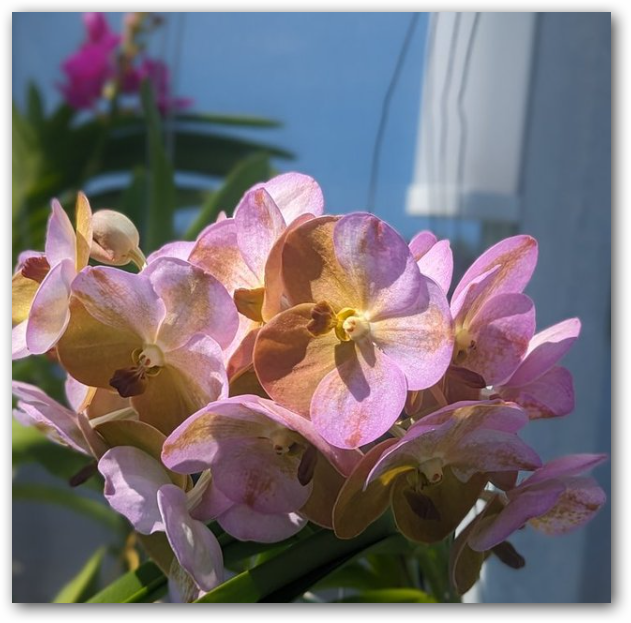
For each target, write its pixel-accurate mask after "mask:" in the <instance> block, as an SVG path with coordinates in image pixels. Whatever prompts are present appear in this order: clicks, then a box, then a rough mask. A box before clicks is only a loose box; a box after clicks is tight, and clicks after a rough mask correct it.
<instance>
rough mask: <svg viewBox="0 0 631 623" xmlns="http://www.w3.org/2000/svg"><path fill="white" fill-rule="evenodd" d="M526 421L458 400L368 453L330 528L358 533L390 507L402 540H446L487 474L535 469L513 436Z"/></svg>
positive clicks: (509, 411)
mask: <svg viewBox="0 0 631 623" xmlns="http://www.w3.org/2000/svg"><path fill="white" fill-rule="evenodd" d="M527 422H528V416H527V415H526V413H524V411H523V410H522V409H520V408H519V407H517V405H510V404H506V403H502V402H500V401H494V402H462V403H457V404H455V405H449V406H448V407H445V408H444V409H441V410H439V411H436V412H435V413H433V414H432V415H429V416H427V417H425V418H423V419H422V420H420V421H419V422H418V423H417V424H414V425H413V426H412V427H411V428H410V429H409V430H408V431H407V432H406V433H405V435H404V436H403V438H401V439H399V440H396V439H389V440H387V441H384V442H382V443H380V444H379V445H377V446H375V447H374V448H372V449H371V450H370V452H368V454H366V456H365V457H364V458H363V459H362V461H361V462H360V464H359V465H358V466H357V468H356V469H355V471H354V472H353V474H352V475H351V477H350V478H349V479H348V480H347V482H346V484H345V485H344V487H343V488H342V491H341V493H340V495H339V496H338V499H337V502H336V505H335V509H334V514H333V523H334V527H335V532H336V534H337V535H338V536H339V537H341V538H352V537H354V536H356V535H357V534H359V533H360V532H362V531H363V530H364V529H365V528H366V527H367V526H368V525H369V524H370V523H372V522H373V521H374V520H376V519H377V518H378V517H379V516H380V515H381V514H382V513H383V512H384V511H385V509H386V508H387V507H388V506H389V505H391V506H392V511H393V513H394V517H395V520H396V522H397V526H398V528H399V530H400V531H401V532H402V533H403V534H404V535H405V536H406V537H408V538H410V539H412V540H415V541H421V542H433V541H438V540H441V539H442V538H444V537H445V536H446V535H447V534H449V533H450V532H451V531H452V530H454V529H455V528H456V527H457V526H458V524H459V523H460V522H461V521H462V519H463V518H464V517H465V515H466V514H467V513H468V512H469V510H470V509H471V507H472V506H473V505H474V504H475V502H476V500H477V498H478V496H479V495H480V493H481V491H482V489H483V488H484V486H485V484H486V483H487V482H488V480H489V476H490V475H491V474H494V473H505V472H507V473H510V472H514V471H515V470H522V469H524V470H532V469H535V468H537V467H539V466H540V465H541V461H540V460H539V457H538V456H537V454H536V453H535V452H534V450H532V448H530V447H529V446H528V445H526V444H525V443H524V442H523V441H522V440H521V439H519V437H518V436H517V432H518V431H519V430H520V429H521V428H522V427H523V426H525V424H526V423H527Z"/></svg>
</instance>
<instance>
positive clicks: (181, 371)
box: [58, 258, 238, 434]
mask: <svg viewBox="0 0 631 623" xmlns="http://www.w3.org/2000/svg"><path fill="white" fill-rule="evenodd" d="M70 313H71V320H70V323H69V326H68V329H67V331H66V334H65V335H64V337H63V339H62V340H61V341H60V342H59V344H58V355H59V359H60V361H61V363H62V365H63V366H64V368H65V369H66V370H67V371H68V372H69V373H70V374H71V375H72V376H73V377H74V378H76V379H77V380H78V381H80V382H81V383H84V384H85V385H89V386H91V387H101V388H105V389H112V388H114V389H116V390H117V391H118V392H119V394H120V395H121V396H123V397H130V398H131V404H132V406H133V407H134V408H135V409H136V410H137V411H138V413H139V415H140V419H141V420H142V421H144V422H147V423H149V424H152V425H153V426H155V427H156V428H157V429H159V430H161V431H162V432H164V433H165V434H168V433H170V432H171V431H172V430H173V429H174V428H175V427H176V426H177V425H179V424H180V423H181V422H182V421H184V419H186V417H187V416H189V415H190V414H191V413H194V412H195V411H197V410H198V409H199V408H200V407H202V406H203V405H205V404H207V403H208V402H210V401H213V400H216V399H218V398H221V397H224V396H226V393H227V379H226V372H225V368H224V365H223V360H222V357H223V354H222V350H221V348H222V347H226V346H228V345H229V344H230V342H231V341H232V339H233V336H234V334H235V331H236V328H237V322H238V320H237V312H236V309H235V307H234V303H233V302H232V299H231V298H230V296H229V295H228V293H227V292H226V290H225V288H224V287H223V286H222V285H221V284H220V283H219V282H218V281H217V280H216V279H215V278H214V277H212V276H211V275H208V274H206V273H205V272H204V271H203V270H201V269H200V268H197V267H195V266H192V265H191V264H189V263H187V262H184V261H182V260H177V259H174V258H163V259H160V260H158V261H156V262H154V263H152V264H151V265H150V266H148V267H147V268H146V269H145V270H143V271H142V272H141V273H139V274H131V273H127V272H124V271H122V270H119V269H116V268H110V267H97V268H92V267H88V268H86V269H85V270H84V271H82V272H81V273H80V274H79V275H78V276H77V277H76V279H75V280H74V282H73V286H72V298H71V302H70ZM86 345H87V347H86Z"/></svg>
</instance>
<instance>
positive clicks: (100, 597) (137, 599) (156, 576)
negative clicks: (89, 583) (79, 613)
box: [88, 562, 167, 604]
mask: <svg viewBox="0 0 631 623" xmlns="http://www.w3.org/2000/svg"><path fill="white" fill-rule="evenodd" d="M166 583H167V580H166V577H165V576H164V573H162V571H160V569H159V568H158V566H157V565H156V564H154V563H153V562H146V563H144V564H142V565H140V567H138V569H136V570H135V571H129V572H128V573H126V574H125V575H122V576H121V577H120V578H118V579H117V580H115V581H114V582H112V583H111V584H110V585H109V586H108V587H107V588H104V589H103V590H102V591H100V592H99V593H97V594H96V595H94V596H93V597H91V598H90V599H88V603H97V604H112V603H116V604H129V603H141V602H146V601H149V598H151V599H153V598H156V599H157V598H158V597H159V596H160V595H162V594H164V593H165V592H166Z"/></svg>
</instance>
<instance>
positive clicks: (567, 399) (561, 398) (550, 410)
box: [496, 366, 574, 420]
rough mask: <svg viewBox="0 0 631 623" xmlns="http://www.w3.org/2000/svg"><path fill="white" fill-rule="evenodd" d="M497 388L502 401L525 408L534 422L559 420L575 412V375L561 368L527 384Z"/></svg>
mask: <svg viewBox="0 0 631 623" xmlns="http://www.w3.org/2000/svg"><path fill="white" fill-rule="evenodd" d="M518 372H519V370H518ZM509 383H510V381H509ZM496 389H497V392H498V393H499V395H500V396H502V398H504V399H505V400H511V401H513V402H516V403H517V404H519V405H520V406H521V407H523V408H524V409H526V411H528V415H529V416H530V419H532V420H536V419H540V418H549V417H559V416H562V415H567V414H568V413H571V412H572V411H573V410H574V381H573V380H572V374H571V373H570V371H569V370H567V369H566V368H563V367H561V366H554V367H553V368H550V370H548V371H547V372H546V373H545V374H544V375H542V376H540V377H539V378H537V379H536V380H534V381H532V382H531V383H529V384H528V385H523V386H520V387H512V386H511V385H504V386H501V387H498V388H496Z"/></svg>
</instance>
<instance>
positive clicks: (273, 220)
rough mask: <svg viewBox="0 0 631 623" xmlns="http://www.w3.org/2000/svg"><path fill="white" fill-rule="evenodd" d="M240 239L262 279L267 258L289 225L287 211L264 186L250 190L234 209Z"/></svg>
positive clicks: (256, 273)
mask: <svg viewBox="0 0 631 623" xmlns="http://www.w3.org/2000/svg"><path fill="white" fill-rule="evenodd" d="M234 223H235V226H236V232H237V243H238V245H239V249H240V250H241V254H242V255H243V258H244V259H245V261H246V263H247V265H248V266H249V267H250V270H251V271H252V272H253V273H254V274H255V275H256V276H257V277H258V279H259V281H260V282H261V283H262V282H263V280H264V277H265V262H266V261H267V257H268V256H269V254H270V251H271V249H272V247H273V245H274V243H275V242H276V240H277V239H278V237H279V236H280V235H281V233H282V232H283V230H284V229H285V221H284V219H283V215H282V214H281V212H280V210H279V209H278V207H277V205H276V204H275V203H274V201H273V199H272V198H271V197H270V195H269V194H268V193H267V192H266V190H265V189H264V188H258V189H256V190H250V191H248V192H247V193H246V194H245V196H244V197H243V199H241V202H240V203H239V205H238V206H237V209H236V210H235V213H234Z"/></svg>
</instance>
